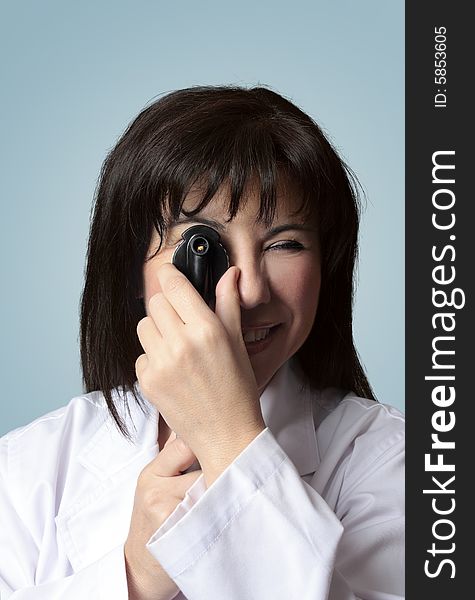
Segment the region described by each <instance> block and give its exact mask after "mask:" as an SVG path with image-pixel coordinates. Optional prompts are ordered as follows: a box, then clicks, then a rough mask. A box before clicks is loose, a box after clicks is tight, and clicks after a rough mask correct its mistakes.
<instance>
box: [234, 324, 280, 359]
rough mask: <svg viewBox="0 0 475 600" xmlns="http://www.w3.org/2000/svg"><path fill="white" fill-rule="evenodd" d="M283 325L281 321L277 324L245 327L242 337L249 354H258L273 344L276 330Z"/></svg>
mask: <svg viewBox="0 0 475 600" xmlns="http://www.w3.org/2000/svg"><path fill="white" fill-rule="evenodd" d="M281 325H282V324H281V323H278V324H277V325H272V324H268V325H264V326H259V327H246V328H244V329H243V332H242V337H243V340H244V343H245V344H246V350H247V352H248V354H257V353H258V352H262V351H263V350H265V349H266V348H267V347H268V346H269V345H270V344H271V342H272V339H273V337H274V336H275V333H276V331H277V330H278V329H279V328H280V327H281Z"/></svg>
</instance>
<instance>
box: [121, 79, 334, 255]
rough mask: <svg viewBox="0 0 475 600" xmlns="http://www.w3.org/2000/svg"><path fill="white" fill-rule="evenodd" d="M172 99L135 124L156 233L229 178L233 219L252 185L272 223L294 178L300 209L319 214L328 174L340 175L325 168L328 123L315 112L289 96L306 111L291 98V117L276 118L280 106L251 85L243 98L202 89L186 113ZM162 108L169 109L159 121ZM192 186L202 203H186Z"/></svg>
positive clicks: (145, 201) (140, 177) (138, 180)
mask: <svg viewBox="0 0 475 600" xmlns="http://www.w3.org/2000/svg"><path fill="white" fill-rule="evenodd" d="M265 91H266V92H268V93H269V94H272V92H269V91H268V90H265ZM167 99H168V97H166V98H164V99H162V100H161V101H159V102H157V103H156V104H155V105H152V107H150V108H149V109H147V110H146V111H145V113H144V114H145V116H144V117H143V119H142V121H143V123H141V124H139V123H137V122H136V123H134V124H132V126H131V130H133V129H134V127H138V126H140V125H141V128H142V135H137V136H136V137H137V138H140V141H141V142H142V143H141V147H140V151H139V152H137V154H136V155H135V156H134V157H133V159H132V161H133V162H134V163H135V169H134V171H135V173H134V174H133V177H132V179H133V181H134V182H135V186H134V187H136V190H137V191H138V194H137V196H136V198H137V200H138V202H139V203H140V204H141V207H142V211H143V212H142V214H144V213H145V214H146V215H147V217H148V218H147V221H148V224H149V234H150V233H151V231H152V228H154V229H155V230H156V231H157V232H158V234H159V236H160V240H161V242H162V240H163V238H164V236H165V234H166V232H167V229H168V228H169V227H170V225H171V224H173V223H174V222H175V221H176V220H177V219H178V218H179V216H180V214H184V215H185V216H187V217H193V216H194V215H196V214H197V213H199V212H201V211H202V210H203V209H204V208H205V207H206V206H207V205H208V204H209V203H210V202H211V201H212V199H213V197H214V196H215V195H216V194H217V192H218V191H219V190H220V188H221V187H222V186H223V185H224V186H227V188H226V189H227V191H228V193H227V196H228V205H227V212H228V220H232V219H233V218H234V217H235V216H236V214H237V213H238V212H239V210H240V209H241V208H242V206H243V204H244V203H245V200H246V195H247V193H248V190H249V189H252V190H253V191H255V192H258V193H259V209H258V214H257V220H258V221H260V222H262V223H264V224H265V225H266V226H270V224H271V223H272V222H273V220H274V217H275V213H276V210H277V208H278V206H277V204H278V192H279V191H280V190H282V187H284V189H285V187H286V184H287V183H290V185H291V186H292V190H297V192H298V198H299V206H298V208H297V210H296V211H295V213H296V214H303V215H304V216H305V218H307V217H310V216H312V215H314V214H315V212H316V211H317V210H318V205H319V204H320V196H321V192H322V189H323V188H324V187H325V185H326V184H325V182H330V181H331V180H332V177H331V174H330V173H326V172H325V170H326V169H327V166H326V165H325V164H324V163H325V160H324V156H323V154H322V146H321V141H320V139H319V138H320V136H321V134H320V130H319V128H318V126H317V125H316V124H315V123H314V122H313V121H312V120H311V119H310V118H309V117H308V116H307V115H305V114H304V113H302V112H301V111H300V110H299V109H297V108H296V107H295V106H293V105H291V104H290V103H287V104H289V105H290V106H291V107H292V109H293V111H294V112H297V113H298V114H297V115H292V117H293V118H290V115H289V114H288V112H289V108H288V106H286V109H287V110H286V112H287V115H286V117H287V118H276V114H275V107H272V106H271V105H269V103H268V102H267V103H264V102H262V99H259V98H253V97H252V95H251V94H249V92H247V93H246V95H245V97H244V98H241V99H239V98H236V96H235V95H233V101H232V102H231V101H230V100H228V101H225V100H223V99H222V98H221V101H220V102H216V103H215V104H216V105H215V106H213V102H212V101H210V98H207V101H206V102H204V103H202V104H200V103H199V102H197V96H196V95H195V96H194V98H193V100H194V106H190V107H189V110H185V107H183V106H181V107H180V114H179V116H177V115H176V114H171V111H170V114H169V115H168V114H167V112H168V111H167V102H166V101H167ZM281 100H283V99H281ZM284 102H286V101H284ZM154 108H155V109H156V110H157V109H158V108H160V109H161V110H160V113H161V114H160V119H156V120H155V122H153V114H152V113H153V109H154ZM175 109H176V104H175ZM149 111H150V114H146V113H148V112H149ZM296 117H298V118H296ZM144 136H145V137H148V139H145V140H144ZM130 158H131V157H130V156H129V159H130ZM129 164H130V162H129ZM322 182H323V183H324V184H325V185H322ZM327 187H328V185H327ZM144 190H145V192H144ZM191 190H193V191H195V190H196V191H198V196H197V200H196V203H195V205H194V206H193V208H191V209H190V210H184V203H185V200H186V199H187V196H188V194H189V193H190V191H191ZM149 239H150V237H149ZM161 242H160V247H161ZM160 247H159V249H160Z"/></svg>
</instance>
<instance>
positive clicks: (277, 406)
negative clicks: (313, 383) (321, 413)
mask: <svg viewBox="0 0 475 600" xmlns="http://www.w3.org/2000/svg"><path fill="white" fill-rule="evenodd" d="M316 406H317V404H316V402H315V392H311V391H310V390H308V389H306V388H304V385H303V378H302V374H301V372H300V370H299V367H298V365H297V363H296V362H295V360H294V359H292V360H290V361H287V362H286V363H285V364H284V365H283V366H282V367H281V368H280V369H279V370H278V371H277V373H276V374H275V375H274V377H273V378H272V380H271V381H270V383H269V385H268V386H267V388H266V389H265V390H264V393H263V394H262V395H261V410H262V416H263V417H264V422H265V424H266V425H267V426H268V427H269V429H270V430H271V432H272V434H273V435H274V437H275V438H276V440H277V442H278V443H279V445H280V446H281V447H282V449H283V450H284V451H285V453H286V454H287V456H288V457H289V458H290V459H291V461H292V462H293V463H294V465H295V467H296V468H297V471H298V472H299V474H300V475H301V476H304V475H310V474H313V473H315V471H316V470H317V467H318V465H319V463H320V455H319V451H318V445H317V437H316V434H315V419H314V410H315V409H316Z"/></svg>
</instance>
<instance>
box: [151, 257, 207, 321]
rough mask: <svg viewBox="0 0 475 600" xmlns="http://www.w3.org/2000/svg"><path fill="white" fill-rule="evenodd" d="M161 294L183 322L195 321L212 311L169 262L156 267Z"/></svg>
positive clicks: (205, 316)
mask: <svg viewBox="0 0 475 600" xmlns="http://www.w3.org/2000/svg"><path fill="white" fill-rule="evenodd" d="M157 277H158V280H159V281H160V287H161V289H162V292H163V294H164V295H165V297H166V298H167V300H168V301H169V302H170V304H171V305H172V306H173V308H174V309H175V311H176V312H177V314H178V316H179V317H180V319H181V320H182V321H183V323H189V324H192V323H197V322H201V321H202V319H204V318H207V317H209V315H210V313H212V311H211V309H210V308H209V307H208V305H207V304H206V302H205V301H204V300H203V298H202V297H201V296H200V294H199V292H198V291H197V290H196V289H195V288H194V287H193V285H192V284H191V283H190V281H189V280H188V279H187V278H186V277H185V275H183V273H181V272H180V271H179V270H178V269H177V268H176V267H175V266H174V265H172V264H171V263H164V264H163V265H160V267H159V268H158V269H157Z"/></svg>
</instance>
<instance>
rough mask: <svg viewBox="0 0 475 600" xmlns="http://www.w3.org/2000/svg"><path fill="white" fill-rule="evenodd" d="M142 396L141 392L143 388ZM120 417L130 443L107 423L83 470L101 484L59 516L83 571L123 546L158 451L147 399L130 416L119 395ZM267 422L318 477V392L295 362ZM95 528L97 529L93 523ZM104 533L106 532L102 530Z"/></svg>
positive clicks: (269, 403)
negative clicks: (142, 478)
mask: <svg viewBox="0 0 475 600" xmlns="http://www.w3.org/2000/svg"><path fill="white" fill-rule="evenodd" d="M137 391H139V392H140V390H139V388H138V387H137ZM114 393H115V398H116V400H117V404H116V405H117V408H118V410H119V414H121V416H122V417H123V418H124V419H125V421H126V423H127V424H128V425H129V426H130V425H131V424H132V423H133V425H134V427H131V426H130V430H131V433H132V438H133V439H132V441H128V440H127V439H126V438H125V437H124V436H123V435H121V434H120V433H119V431H118V430H117V428H116V427H115V426H114V425H113V423H112V419H111V418H107V419H106V420H105V421H104V422H103V423H102V425H100V427H99V428H98V430H97V431H96V433H95V434H94V435H93V436H92V438H91V439H90V440H89V442H88V443H87V444H86V446H85V447H84V449H83V451H82V452H81V453H80V455H79V457H78V458H79V464H80V468H84V469H86V470H87V471H88V472H89V473H91V474H92V476H93V478H94V479H95V480H96V481H97V485H95V486H94V487H91V486H89V487H88V488H87V493H83V494H82V495H81V496H80V497H79V498H78V499H77V500H76V501H75V502H74V503H73V504H72V505H69V506H67V507H64V510H61V511H60V514H59V515H58V516H57V517H56V525H57V528H58V535H59V537H60V538H61V539H62V540H63V544H64V546H65V550H66V553H67V555H68V558H69V560H70V562H71V564H72V566H73V568H74V569H75V570H80V569H82V568H84V567H86V566H87V565H89V564H91V563H92V562H94V561H95V560H98V558H100V557H101V556H104V555H105V554H106V553H107V552H109V551H110V550H112V549H113V548H116V547H118V546H121V545H122V544H123V543H124V541H125V539H126V537H127V532H128V528H129V523H130V516H131V514H132V507H133V500H134V493H135V486H136V482H137V477H138V475H139V474H140V471H141V470H142V469H143V468H144V466H145V465H146V464H148V463H149V462H150V461H151V460H152V459H153V458H154V457H155V456H156V455H157V451H158V445H157V434H158V426H157V423H158V412H157V410H156V408H155V407H153V406H152V405H151V404H150V403H149V402H147V401H146V400H145V398H143V395H142V399H143V402H144V406H145V409H146V413H148V414H144V412H142V411H141V409H140V408H139V406H138V405H137V403H136V402H135V400H134V399H133V396H132V394H128V395H127V399H128V400H129V409H130V414H128V411H127V409H126V408H125V404H124V403H123V401H120V399H119V397H118V396H117V393H116V392H114ZM260 402H261V408H262V414H263V417H264V422H265V423H266V425H267V426H268V427H269V429H270V430H271V432H272V433H273V435H274V437H275V438H276V440H277V442H278V443H279V444H280V446H281V447H282V448H283V450H284V451H285V452H286V453H287V455H288V456H289V458H290V459H291V460H292V462H293V463H294V465H295V467H296V468H297V470H298V472H299V473H300V475H302V476H303V475H307V474H310V473H314V472H315V471H316V469H317V466H318V464H319V461H320V457H319V454H318V446H317V440H316V435H315V424H314V423H315V422H314V418H313V411H312V408H313V407H314V406H316V405H317V403H315V393H309V392H307V391H305V390H304V389H303V388H302V380H301V377H300V375H299V372H298V369H297V368H296V365H295V364H292V363H290V362H288V363H286V364H284V365H283V367H282V368H281V369H280V370H279V371H278V372H277V373H276V374H275V375H274V377H273V378H272V380H271V381H270V383H269V385H268V386H267V388H266V389H265V391H264V393H263V394H262V395H261V398H260ZM91 523H94V524H95V525H94V527H93V528H92V530H91V527H90V524H91ZM99 530H100V531H99Z"/></svg>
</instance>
